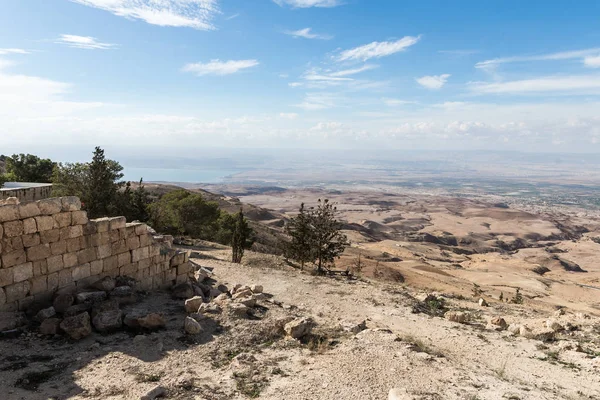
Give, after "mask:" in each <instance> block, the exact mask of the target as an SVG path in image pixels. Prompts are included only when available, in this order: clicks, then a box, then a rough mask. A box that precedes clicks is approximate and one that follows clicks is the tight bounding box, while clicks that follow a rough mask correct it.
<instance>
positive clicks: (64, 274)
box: [58, 268, 73, 288]
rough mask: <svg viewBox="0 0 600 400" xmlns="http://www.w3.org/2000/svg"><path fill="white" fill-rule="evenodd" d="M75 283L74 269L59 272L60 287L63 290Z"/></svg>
mask: <svg viewBox="0 0 600 400" xmlns="http://www.w3.org/2000/svg"><path fill="white" fill-rule="evenodd" d="M72 283H73V275H72V269H71V268H66V269H62V270H60V271H58V287H59V288H63V287H66V286H69V285H71V284H72Z"/></svg>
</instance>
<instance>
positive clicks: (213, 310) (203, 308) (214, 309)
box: [196, 303, 221, 314]
mask: <svg viewBox="0 0 600 400" xmlns="http://www.w3.org/2000/svg"><path fill="white" fill-rule="evenodd" d="M196 311H197V312H198V313H200V314H219V313H220V312H221V307H219V305H218V304H211V303H202V304H200V306H199V307H198V308H197V309H196Z"/></svg>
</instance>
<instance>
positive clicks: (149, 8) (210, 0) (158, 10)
mask: <svg viewBox="0 0 600 400" xmlns="http://www.w3.org/2000/svg"><path fill="white" fill-rule="evenodd" d="M70 1H72V2H74V3H79V4H83V5H86V6H89V7H95V8H99V9H101V10H105V11H108V12H111V13H113V14H115V15H118V16H120V17H125V18H129V19H139V20H142V21H145V22H147V23H149V24H152V25H159V26H175V27H189V28H194V29H199V30H211V29H214V26H213V25H212V23H211V20H212V19H213V17H214V15H215V14H217V13H218V12H219V9H218V7H217V4H218V0H70Z"/></svg>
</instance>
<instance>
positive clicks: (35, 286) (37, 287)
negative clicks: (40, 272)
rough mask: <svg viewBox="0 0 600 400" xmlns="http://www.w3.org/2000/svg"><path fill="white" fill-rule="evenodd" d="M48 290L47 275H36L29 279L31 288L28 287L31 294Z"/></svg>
mask: <svg viewBox="0 0 600 400" xmlns="http://www.w3.org/2000/svg"><path fill="white" fill-rule="evenodd" d="M47 290H48V277H47V276H36V277H35V278H33V279H32V280H31V288H30V289H29V293H30V294H31V295H34V296H35V295H36V294H40V293H43V292H45V291H47Z"/></svg>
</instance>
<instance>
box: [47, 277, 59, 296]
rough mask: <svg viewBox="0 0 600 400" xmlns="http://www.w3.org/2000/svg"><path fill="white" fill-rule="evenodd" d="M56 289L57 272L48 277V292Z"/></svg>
mask: <svg viewBox="0 0 600 400" xmlns="http://www.w3.org/2000/svg"><path fill="white" fill-rule="evenodd" d="M56 289H58V272H55V273H53V274H49V275H48V291H49V292H54V291H55V290H56Z"/></svg>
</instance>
